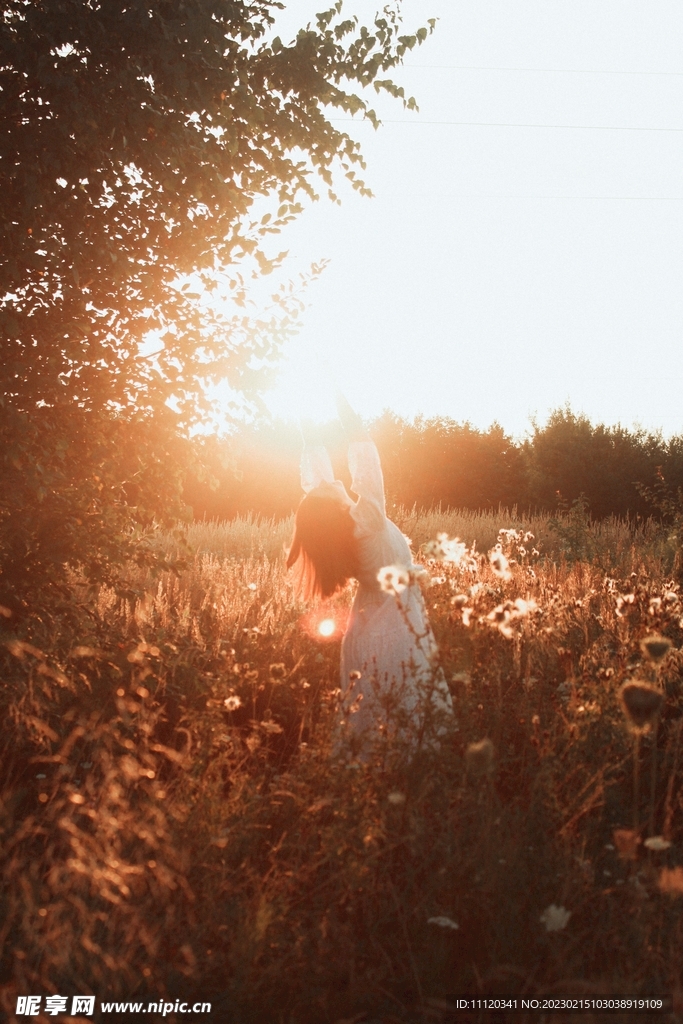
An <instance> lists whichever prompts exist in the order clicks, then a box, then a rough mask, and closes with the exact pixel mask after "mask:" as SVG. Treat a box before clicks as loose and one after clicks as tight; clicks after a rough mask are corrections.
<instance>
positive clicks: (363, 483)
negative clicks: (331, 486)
mask: <svg viewBox="0 0 683 1024" xmlns="http://www.w3.org/2000/svg"><path fill="white" fill-rule="evenodd" d="M337 412H338V413H339V419H340V420H341V421H342V425H343V427H344V432H345V433H346V437H347V439H348V441H349V470H350V472H351V490H353V491H355V492H356V494H357V495H358V497H359V498H365V499H366V500H367V501H370V502H372V503H373V505H375V506H376V507H377V508H379V511H380V512H381V513H382V516H383V517H384V516H386V508H385V502H384V478H383V476H382V466H381V464H380V461H379V452H378V451H377V448H376V447H375V442H374V441H372V440H371V438H370V435H369V434H368V432H367V430H366V429H365V427H364V426H363V421H362V420H361V418H360V416H359V415H358V413H357V412H355V411H354V410H353V409H352V408H351V406H350V405H349V403H348V402H347V400H346V398H345V397H344V396H343V395H342V394H341V393H338V394H337Z"/></svg>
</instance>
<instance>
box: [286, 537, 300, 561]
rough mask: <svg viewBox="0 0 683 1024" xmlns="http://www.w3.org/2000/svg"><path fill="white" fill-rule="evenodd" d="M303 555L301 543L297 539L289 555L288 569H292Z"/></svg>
mask: <svg viewBox="0 0 683 1024" xmlns="http://www.w3.org/2000/svg"><path fill="white" fill-rule="evenodd" d="M300 554H301V541H300V540H299V538H298V537H295V538H294V540H293V541H292V546H291V548H290V549H289V551H288V553H287V568H288V569H291V568H292V566H293V565H294V563H295V562H296V560H297V558H298V557H299V555H300Z"/></svg>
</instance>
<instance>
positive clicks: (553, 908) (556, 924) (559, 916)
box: [539, 903, 572, 932]
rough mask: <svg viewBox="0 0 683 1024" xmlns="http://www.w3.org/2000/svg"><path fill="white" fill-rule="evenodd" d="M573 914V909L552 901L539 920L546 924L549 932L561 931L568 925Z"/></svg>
mask: <svg viewBox="0 0 683 1024" xmlns="http://www.w3.org/2000/svg"><path fill="white" fill-rule="evenodd" d="M571 916H572V912H571V910H567V909H566V908H565V907H558V906H557V904H556V903H551V904H550V906H549V907H546V908H545V910H544V911H543V913H542V914H541V916H540V918H539V921H540V922H541V924H544V925H545V930H546V931H547V932H561V931H563V929H564V928H566V927H567V923H568V921H569V918H570V917H571Z"/></svg>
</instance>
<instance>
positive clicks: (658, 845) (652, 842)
mask: <svg viewBox="0 0 683 1024" xmlns="http://www.w3.org/2000/svg"><path fill="white" fill-rule="evenodd" d="M643 845H644V846H646V847H647V849H648V850H655V851H657V852H658V853H659V852H660V851H661V850H668V849H669V847H670V846H671V843H670V842H669V840H668V839H665V838H664V836H650V838H649V839H646V840H645V842H644V844H643Z"/></svg>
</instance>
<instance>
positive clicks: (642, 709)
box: [619, 679, 664, 732]
mask: <svg viewBox="0 0 683 1024" xmlns="http://www.w3.org/2000/svg"><path fill="white" fill-rule="evenodd" d="M619 700H620V701H621V706H622V709H623V711H624V714H625V715H626V717H627V719H628V720H629V722H630V724H631V726H632V727H633V728H634V729H636V730H638V731H639V732H644V731H645V730H646V729H648V728H649V727H650V726H651V725H653V724H654V722H655V720H656V718H657V715H658V714H659V712H660V710H661V707H662V704H663V702H664V697H663V696H662V694H661V692H660V691H659V690H657V689H655V687H654V686H650V684H649V683H643V682H641V681H640V680H638V679H633V680H631V682H628V683H624V685H623V686H622V687H621V689H620V690H619Z"/></svg>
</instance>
